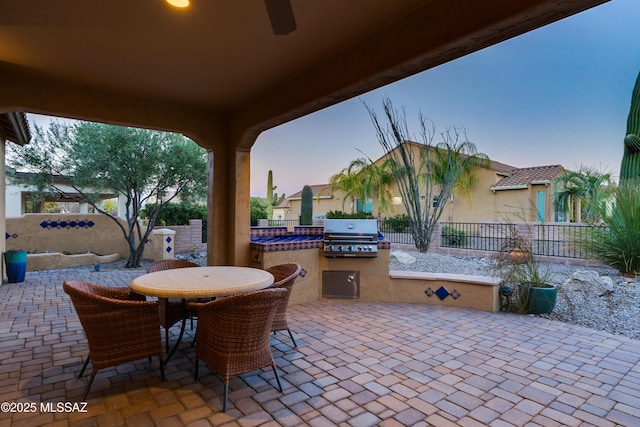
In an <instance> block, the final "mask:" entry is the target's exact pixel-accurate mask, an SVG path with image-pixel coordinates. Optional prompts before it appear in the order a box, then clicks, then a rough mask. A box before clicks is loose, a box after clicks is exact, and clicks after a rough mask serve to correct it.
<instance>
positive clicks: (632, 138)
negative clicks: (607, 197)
mask: <svg viewBox="0 0 640 427" xmlns="http://www.w3.org/2000/svg"><path fill="white" fill-rule="evenodd" d="M636 178H640V73H638V77H637V78H636V85H635V86H634V88H633V93H632V95H631V108H630V110H629V117H627V136H625V137H624V153H623V155H622V164H621V165H620V182H623V181H628V180H630V179H636Z"/></svg>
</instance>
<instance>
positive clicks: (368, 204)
mask: <svg viewBox="0 0 640 427" xmlns="http://www.w3.org/2000/svg"><path fill="white" fill-rule="evenodd" d="M356 212H364V213H372V212H373V200H371V199H367V200H362V199H358V200H356Z"/></svg>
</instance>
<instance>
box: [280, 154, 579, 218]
mask: <svg viewBox="0 0 640 427" xmlns="http://www.w3.org/2000/svg"><path fill="white" fill-rule="evenodd" d="M416 147H417V144H416ZM386 158H387V155H384V156H382V157H381V158H379V159H378V160H376V161H375V162H374V163H376V164H380V163H382V162H383V161H384V160H385V159H386ZM564 171H565V169H564V168H563V167H562V166H561V165H545V166H534V167H527V168H518V167H515V166H511V165H507V164H504V163H500V162H497V161H491V162H490V164H489V166H488V167H476V168H475V170H474V173H475V174H476V175H477V178H478V179H477V181H476V183H475V184H474V186H473V188H471V190H470V191H469V193H468V194H467V195H461V194H454V195H453V196H452V197H451V199H450V200H448V201H446V202H445V203H447V206H446V207H445V210H444V212H443V216H442V217H441V221H449V222H485V221H515V222H520V221H528V222H532V221H538V222H539V221H544V222H563V221H568V218H570V217H573V216H570V215H568V214H567V213H565V212H562V211H561V210H560V209H557V207H556V206H555V203H554V199H555V189H554V186H553V182H554V180H555V179H556V178H557V177H559V176H561V175H562V174H563V173H564ZM311 188H312V190H313V194H314V199H313V216H314V217H319V216H324V215H326V213H327V212H329V211H336V210H337V211H344V212H356V211H357V210H358V207H359V206H358V205H360V206H364V205H366V204H365V203H362V201H360V202H358V201H357V200H352V199H351V198H350V197H349V198H347V199H346V200H345V193H344V192H343V191H341V190H336V191H331V187H330V186H329V184H321V185H311ZM391 192H392V195H393V206H392V209H393V210H392V211H387V212H380V211H379V210H378V204H377V201H376V200H375V199H374V200H372V201H371V203H370V204H369V205H370V207H371V208H370V213H371V214H372V215H373V216H374V217H379V218H383V219H384V218H387V217H392V216H394V215H398V214H404V213H405V212H406V211H405V208H404V205H403V203H402V198H401V197H400V192H399V190H398V187H397V185H392V186H391ZM301 193H302V191H300V192H298V193H295V194H292V195H291V196H289V197H288V198H287V200H288V201H289V205H290V209H289V210H288V213H287V214H286V216H285V219H289V220H295V219H298V218H299V216H300V210H301ZM577 217H578V218H579V217H580V216H579V215H578V216H577Z"/></svg>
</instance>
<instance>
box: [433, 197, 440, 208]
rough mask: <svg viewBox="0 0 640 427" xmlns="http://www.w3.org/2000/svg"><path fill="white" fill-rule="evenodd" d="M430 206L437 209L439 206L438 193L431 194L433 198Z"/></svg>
mask: <svg viewBox="0 0 640 427" xmlns="http://www.w3.org/2000/svg"><path fill="white" fill-rule="evenodd" d="M431 207H432V208H434V209H437V208H439V207H440V195H439V194H438V195H436V196H433V200H432V201H431Z"/></svg>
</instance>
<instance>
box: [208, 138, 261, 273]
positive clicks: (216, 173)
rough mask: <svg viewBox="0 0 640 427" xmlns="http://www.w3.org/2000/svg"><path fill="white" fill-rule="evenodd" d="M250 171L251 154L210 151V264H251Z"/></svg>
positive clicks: (232, 150)
mask: <svg viewBox="0 0 640 427" xmlns="http://www.w3.org/2000/svg"><path fill="white" fill-rule="evenodd" d="M250 168H251V162H250V154H249V152H248V151H243V150H236V149H233V148H228V149H226V150H225V149H217V150H216V151H215V152H213V151H209V165H208V169H209V174H208V179H209V182H208V195H207V196H208V197H207V200H208V202H207V217H208V222H207V263H208V264H209V265H239V266H248V265H249V238H250V227H251V224H250V222H251V216H250V208H249V201H250V182H249V176H250Z"/></svg>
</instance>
